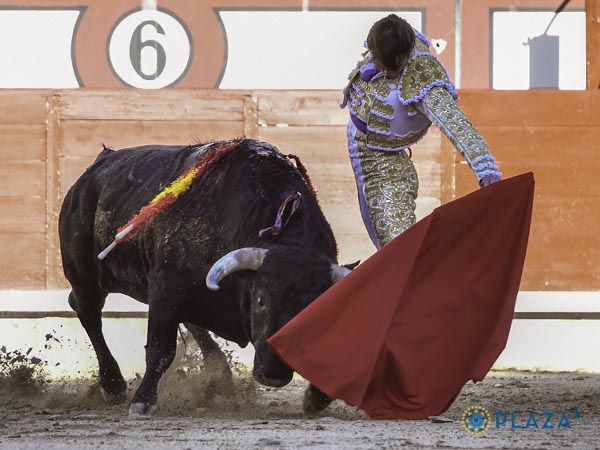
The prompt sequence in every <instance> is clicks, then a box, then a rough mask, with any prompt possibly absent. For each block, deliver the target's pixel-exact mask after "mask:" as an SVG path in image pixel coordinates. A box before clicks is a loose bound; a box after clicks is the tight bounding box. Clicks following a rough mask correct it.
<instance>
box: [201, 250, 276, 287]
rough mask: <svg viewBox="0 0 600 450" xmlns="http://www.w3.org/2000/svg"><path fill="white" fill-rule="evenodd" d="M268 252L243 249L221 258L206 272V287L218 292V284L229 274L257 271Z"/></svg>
mask: <svg viewBox="0 0 600 450" xmlns="http://www.w3.org/2000/svg"><path fill="white" fill-rule="evenodd" d="M267 252H268V250H266V249H264V248H258V247H244V248H240V249H237V250H233V251H232V252H229V253H227V254H226V255H225V256H223V257H221V259H219V260H218V261H217V262H216V263H214V264H213V266H212V267H211V268H210V270H209V271H208V275H206V286H207V287H208V288H209V289H210V290H212V291H217V290H219V282H220V281H221V280H222V279H223V278H225V277H226V276H227V275H229V274H230V273H233V272H236V271H238V270H258V269H259V268H260V266H261V265H262V263H263V261H264V260H265V256H267Z"/></svg>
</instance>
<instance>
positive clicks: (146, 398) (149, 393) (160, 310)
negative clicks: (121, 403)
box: [129, 296, 179, 417]
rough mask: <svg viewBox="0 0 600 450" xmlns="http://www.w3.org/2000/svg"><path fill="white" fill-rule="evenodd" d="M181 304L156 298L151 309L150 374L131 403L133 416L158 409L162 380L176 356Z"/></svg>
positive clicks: (146, 374) (168, 299)
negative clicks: (159, 385) (159, 387)
mask: <svg viewBox="0 0 600 450" xmlns="http://www.w3.org/2000/svg"><path fill="white" fill-rule="evenodd" d="M178 306H179V305H178V304H176V303H175V304H174V303H173V300H172V297H166V296H165V297H162V298H160V297H155V298H154V299H152V300H151V301H150V308H149V311H148V337H147V340H146V373H145V374H144V378H143V379H142V382H141V384H140V386H139V388H138V389H137V391H136V393H135V395H134V396H133V399H132V400H131V404H130V406H129V415H130V416H134V417H135V416H152V415H154V413H155V412H156V408H157V399H158V393H157V389H158V381H159V380H160V377H161V376H162V374H163V373H164V372H165V371H166V370H167V369H168V368H169V366H170V365H171V363H172V362H173V359H174V358H175V351H176V348H177V327H178V325H179V320H178V319H179V314H178V310H179V308H178Z"/></svg>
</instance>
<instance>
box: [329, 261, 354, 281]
mask: <svg viewBox="0 0 600 450" xmlns="http://www.w3.org/2000/svg"><path fill="white" fill-rule="evenodd" d="M350 272H352V271H351V270H350V269H348V268H346V267H342V266H338V265H337V264H332V265H331V281H332V283H333V284H335V283H337V282H338V281H340V280H341V279H342V278H344V277H345V276H346V275H348V274H349V273H350Z"/></svg>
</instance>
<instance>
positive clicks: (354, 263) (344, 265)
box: [342, 259, 360, 270]
mask: <svg viewBox="0 0 600 450" xmlns="http://www.w3.org/2000/svg"><path fill="white" fill-rule="evenodd" d="M359 264H360V259H359V260H358V261H354V262H353V263H349V264H343V265H342V267H345V268H346V269H350V270H354V269H356V266H358V265H359Z"/></svg>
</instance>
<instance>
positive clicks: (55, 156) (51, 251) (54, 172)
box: [45, 94, 60, 289]
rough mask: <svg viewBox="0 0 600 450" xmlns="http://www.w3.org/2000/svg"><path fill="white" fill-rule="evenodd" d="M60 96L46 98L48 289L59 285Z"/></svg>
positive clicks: (46, 277) (46, 283) (54, 95)
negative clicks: (57, 242) (58, 137)
mask: <svg viewBox="0 0 600 450" xmlns="http://www.w3.org/2000/svg"><path fill="white" fill-rule="evenodd" d="M59 103H60V97H59V96H58V95H56V94H52V95H50V96H49V97H47V99H46V111H47V116H46V117H47V118H46V273H45V285H46V289H52V288H54V287H57V273H56V272H57V270H58V264H57V261H58V257H59V255H58V248H57V246H56V240H57V233H56V230H57V220H58V204H59V197H60V170H59V162H60V159H59V158H60V154H59V152H60V149H59V148H58V145H57V144H58V142H57V140H58V139H57V133H58V128H59V127H60V114H59V112H60V111H59Z"/></svg>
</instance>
